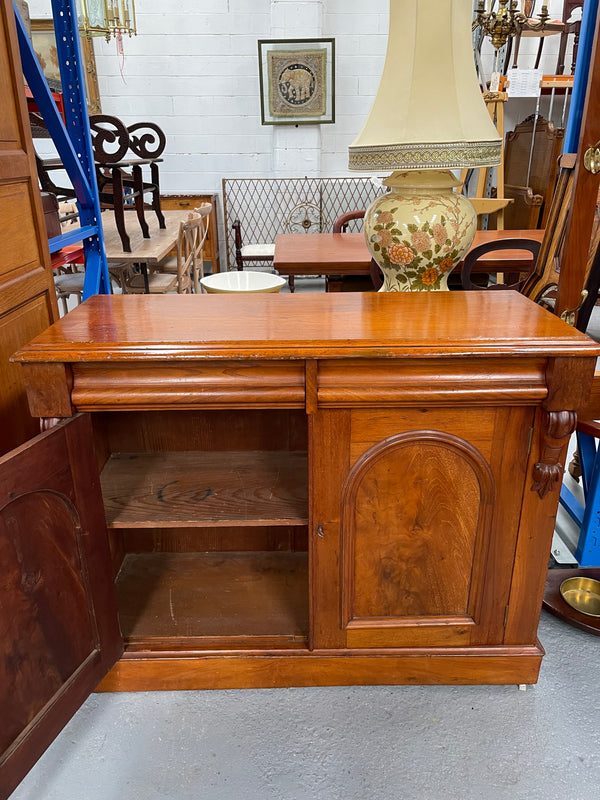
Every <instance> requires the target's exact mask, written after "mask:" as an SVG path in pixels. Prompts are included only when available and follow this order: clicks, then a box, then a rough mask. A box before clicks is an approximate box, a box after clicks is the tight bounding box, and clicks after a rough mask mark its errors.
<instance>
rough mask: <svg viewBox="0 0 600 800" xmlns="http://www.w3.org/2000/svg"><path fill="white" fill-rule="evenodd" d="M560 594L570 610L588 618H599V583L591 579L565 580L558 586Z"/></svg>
mask: <svg viewBox="0 0 600 800" xmlns="http://www.w3.org/2000/svg"><path fill="white" fill-rule="evenodd" d="M560 594H561V597H562V599H563V600H564V601H565V603H568V604H569V605H570V606H571V608H574V609H575V610H576V611H580V612H581V613H582V614H587V615H588V617H600V581H596V580H594V579H593V578H583V577H575V578H567V580H566V581H563V582H562V583H561V585H560Z"/></svg>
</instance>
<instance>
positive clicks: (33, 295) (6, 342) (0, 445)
mask: <svg viewBox="0 0 600 800" xmlns="http://www.w3.org/2000/svg"><path fill="white" fill-rule="evenodd" d="M0 55H1V57H2V62H1V63H0V74H1V75H2V80H0V108H2V113H1V114H0V242H1V243H2V244H1V246H0V419H1V420H2V425H0V454H1V453H6V452H7V451H8V450H10V449H11V448H13V447H16V446H17V445H19V444H22V443H23V442H25V441H27V439H29V438H30V437H31V436H34V435H35V434H36V433H37V432H38V431H39V423H38V421H37V420H36V419H33V418H32V417H31V414H30V413H29V409H28V406H27V397H26V393H25V387H24V385H23V376H22V374H21V369H20V367H19V366H18V364H11V363H10V362H9V358H10V356H11V355H12V354H13V353H14V352H15V350H18V349H19V347H21V346H22V345H24V344H25V343H26V342H28V341H30V340H31V339H32V338H33V337H34V336H36V335H37V334H38V333H41V332H42V331H43V330H44V329H45V328H47V327H48V325H49V324H50V323H51V322H53V321H54V320H55V319H58V308H57V305H56V293H55V291H54V282H53V279H52V268H51V266H50V253H49V251H48V240H47V236H46V226H45V223H44V214H43V210H42V201H41V196H40V191H39V189H38V181H37V170H36V167H35V159H34V154H33V143H32V140H31V129H30V126H29V116H28V114H27V107H26V99H25V92H24V90H23V71H22V69H21V60H20V55H19V46H18V43H17V34H16V29H15V18H14V11H13V5H12V2H10V0H0Z"/></svg>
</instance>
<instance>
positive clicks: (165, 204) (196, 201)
mask: <svg viewBox="0 0 600 800" xmlns="http://www.w3.org/2000/svg"><path fill="white" fill-rule="evenodd" d="M217 199H218V198H217V195H215V194H173V195H164V196H163V197H161V200H160V202H161V206H162V208H163V209H165V210H166V211H180V210H183V211H185V209H187V208H189V210H190V211H193V210H194V208H197V207H198V206H199V205H201V204H202V203H212V207H213V210H212V212H211V215H210V220H209V223H208V233H207V235H206V241H205V243H204V258H205V259H206V260H207V261H211V262H212V264H213V272H217V271H219V270H220V264H219V236H218V233H217V230H218V228H217Z"/></svg>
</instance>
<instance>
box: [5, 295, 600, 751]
mask: <svg viewBox="0 0 600 800" xmlns="http://www.w3.org/2000/svg"><path fill="white" fill-rule="evenodd" d="M599 353H600V348H599V347H598V345H597V344H596V343H594V342H593V341H592V340H591V339H589V338H587V337H586V336H585V335H583V334H581V333H579V332H578V331H576V330H574V329H573V328H570V327H569V326H568V325H566V323H563V322H562V321H561V320H559V319H557V318H556V317H554V316H552V315H551V314H549V313H548V312H546V311H544V310H542V309H540V308H539V307H538V306H536V305H534V304H533V303H531V302H530V301H528V300H527V299H525V298H524V297H522V296H521V295H518V294H516V293H514V292H467V293H462V292H456V293H455V292H445V293H442V292H439V293H432V294H403V293H396V294H380V293H365V294H362V293H341V294H305V295H289V294H287V295H278V294H277V295H276V294H270V295H269V294H262V295H260V294H259V295H243V294H238V295H231V296H222V295H198V296H194V295H190V296H187V295H183V296H170V295H169V296H164V297H156V296H151V295H132V296H130V295H125V296H119V295H117V296H95V297H92V298H90V299H89V300H88V301H86V302H85V303H83V304H82V305H81V306H79V307H78V308H76V309H75V310H74V311H72V312H71V313H69V314H68V315H67V316H66V317H64V318H63V319H61V320H60V321H59V322H58V323H56V324H54V325H53V326H52V327H51V328H49V329H48V330H47V331H46V332H45V333H43V334H42V335H41V336H39V337H38V338H37V339H35V340H34V341H33V342H31V343H30V344H29V345H28V346H26V347H25V348H23V349H22V350H20V351H19V353H18V354H17V355H16V356H15V358H16V360H18V361H20V362H21V363H22V365H23V370H24V375H25V381H26V385H27V389H28V396H29V400H30V405H31V411H32V413H33V414H34V415H36V416H40V417H43V418H57V417H59V418H60V417H63V418H70V417H72V416H73V415H74V418H73V419H68V420H65V421H62V422H59V423H58V424H55V425H54V426H53V427H50V429H49V430H48V431H47V432H46V433H44V434H42V435H41V436H40V437H38V441H37V442H33V443H32V444H31V445H29V446H26V447H24V448H22V449H21V450H20V451H17V452H16V453H15V454H14V455H13V456H12V459H10V460H9V459H4V461H3V462H0V508H1V514H2V525H3V526H4V527H3V528H2V529H0V530H1V531H2V534H1V536H0V546H2V548H3V556H2V563H3V565H4V569H5V575H7V576H8V578H7V580H8V586H9V597H10V599H11V605H9V606H5V608H7V609H8V611H4V610H3V611H0V615H1V614H6V613H8V614H9V615H10V624H8V632H9V633H11V634H12V637H13V640H14V642H13V644H12V645H10V646H12V647H14V648H15V651H16V652H22V658H21V659H13V661H11V663H12V664H13V667H11V669H12V670H13V672H12V673H11V675H9V678H10V680H9V682H8V685H6V683H5V685H4V686H3V687H0V701H1V703H0V704H1V705H2V706H3V707H5V708H6V707H8V708H10V709H11V712H12V713H11V714H10V715H9V716H10V719H11V720H12V719H14V720H16V721H17V722H21V723H23V724H24V725H29V726H30V728H32V726H33V722H32V720H33V721H36V720H37V716H36V715H41V717H42V723H43V722H44V715H47V714H48V708H49V707H50V705H52V708H59V707H60V704H57V703H55V702H54V701H52V704H51V703H50V700H51V698H53V697H54V695H55V693H59V694H60V692H63V694H64V695H65V697H66V698H67V700H65V703H66V706H67V709H73V708H76V707H77V704H78V703H80V702H81V701H82V699H83V697H84V696H85V691H86V690H87V691H91V690H92V689H93V688H94V686H95V685H96V684H97V683H98V681H99V680H100V679H101V678H102V676H103V675H104V673H106V672H108V674H107V675H106V677H104V678H103V679H102V682H101V683H100V687H99V688H100V690H107V691H111V690H127V691H129V690H155V689H191V688H210V687H212V688H233V687H273V686H298V685H300V686H307V685H336V684H401V683H406V684H433V683H448V684H471V683H515V684H516V683H533V682H535V681H536V680H537V676H538V671H539V667H540V662H541V659H542V655H543V649H542V647H541V645H540V643H539V642H538V640H537V635H536V632H537V626H538V621H539V614H540V609H541V603H542V595H543V589H544V582H545V577H546V569H547V562H548V556H549V551H550V543H551V538H552V532H553V524H554V517H555V514H556V509H557V503H558V493H559V487H560V483H561V477H562V471H563V464H564V457H565V454H566V448H567V443H568V440H569V436H570V434H571V432H572V431H573V429H574V426H575V422H576V412H577V409H578V408H580V407H581V406H583V404H584V403H585V402H586V399H587V396H588V394H589V390H590V386H591V381H592V377H593V373H594V365H595V361H596V357H597V355H598V354H599ZM38 448H39V449H38ZM32 519H33V520H35V521H36V522H35V526H34V528H33V529H32V528H31V520H32ZM32 533H33V534H34V536H35V537H37V538H39V539H40V540H41V541H42V543H43V546H39V545H38V544H37V543H36V542H32V541H31V535H32ZM21 539H24V540H25V544H21V543H20V541H21ZM40 575H44V579H43V580H42V581H40V580H39V576H40ZM13 592H14V598H13V594H12V593H13ZM3 624H4V622H3ZM3 630H4V629H3ZM24 631H27V636H25V633H24ZM48 631H54V633H53V634H52V635H51V636H50V635H47V633H48ZM56 631H58V633H56ZM24 639H25V640H24ZM3 641H7V639H6V636H5V637H4V639H3ZM0 646H2V645H0ZM4 646H5V647H7V646H9V645H6V644H5V645H4ZM114 662H116V663H114ZM113 663H114V666H112V664H113ZM39 665H42V672H43V675H44V680H40V679H39V677H38V675H37V672H38V671H39V669H40V667H39ZM111 666H112V668H111V669H110V671H108V670H109V667H111ZM65 687H66V688H65ZM63 700H64V698H63ZM25 701H27V702H26V703H25ZM23 704H25V707H26V713H25V714H24V715H23V714H22V713H21V712H20V711H19V710H18V709H20V707H21V705H23ZM13 709H14V712H13ZM64 714H65V716H66V715H67V712H64ZM17 722H15V724H14V730H13V731H12V733H11V732H9V733H7V734H6V735H5V741H4V742H2V744H4V745H6V746H8V745H10V741H11V739H10V736H11V735H12V736H15V735H17V731H18V725H17ZM42 723H40V722H39V721H36V723H35V726H34V727H33V728H32V731H33V732H32V736H33V735H34V733H35V736H36V737H39V736H40V731H43V724H42ZM47 724H48V725H49V726H50V722H47ZM63 724H64V723H63ZM52 730H56V729H55V728H53V729H52ZM7 739H8V740H7ZM34 744H35V742H34Z"/></svg>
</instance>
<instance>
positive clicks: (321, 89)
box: [258, 39, 335, 125]
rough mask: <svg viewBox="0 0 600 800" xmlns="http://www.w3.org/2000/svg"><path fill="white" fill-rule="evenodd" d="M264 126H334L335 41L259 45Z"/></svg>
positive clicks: (280, 41) (277, 41)
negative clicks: (328, 124) (330, 124)
mask: <svg viewBox="0 0 600 800" xmlns="http://www.w3.org/2000/svg"><path fill="white" fill-rule="evenodd" d="M258 68H259V77H260V111H261V122H262V124H263V125H323V124H326V123H332V122H335V40H334V39H268V40H267V39H261V40H259V42H258Z"/></svg>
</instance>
